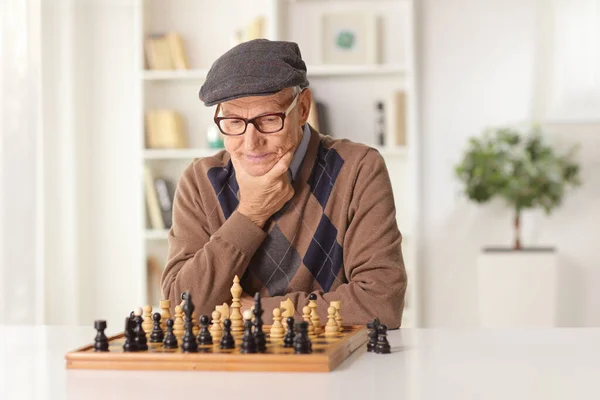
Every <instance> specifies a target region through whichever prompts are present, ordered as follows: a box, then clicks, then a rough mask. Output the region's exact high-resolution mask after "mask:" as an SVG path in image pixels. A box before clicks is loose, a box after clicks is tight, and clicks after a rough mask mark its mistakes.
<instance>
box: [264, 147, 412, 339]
mask: <svg viewBox="0 0 600 400" xmlns="http://www.w3.org/2000/svg"><path fill="white" fill-rule="evenodd" d="M348 214H349V215H348V221H349V225H348V229H347V231H346V235H345V237H344V243H343V248H344V256H343V259H344V269H345V273H346V277H347V278H348V283H345V284H342V285H340V286H338V287H337V288H336V289H335V291H332V292H327V293H322V292H315V294H316V295H317V304H318V308H317V310H318V314H319V317H320V318H321V323H322V324H323V325H324V324H325V323H326V322H327V308H328V307H329V302H330V301H333V300H341V302H342V310H341V316H342V319H343V322H344V324H349V325H357V324H358V325H362V324H365V323H366V322H368V321H370V320H372V319H374V318H375V317H378V318H379V319H380V320H381V322H382V323H384V324H386V325H387V326H388V328H390V329H395V328H399V327H400V326H401V322H402V312H403V308H404V297H405V293H406V287H407V275H406V269H405V266H404V260H403V256H402V249H401V242H402V236H401V234H400V231H399V229H398V226H397V222H396V210H395V204H394V196H393V192H392V186H391V182H390V179H389V175H388V171H387V168H386V165H385V161H384V160H383V158H382V157H381V155H380V154H379V153H378V152H377V151H376V150H372V149H371V150H369V151H368V152H367V154H366V155H365V156H364V157H363V159H362V160H361V161H360V163H359V165H358V170H357V177H356V183H355V186H354V190H353V193H352V198H351V200H350V205H349V210H348ZM308 296H309V293H303V292H294V293H289V294H287V295H285V296H278V297H271V298H265V299H263V303H264V304H265V305H264V308H265V309H268V310H269V309H272V308H273V307H279V303H280V302H281V301H282V300H285V298H288V297H289V298H290V299H291V300H292V301H293V302H294V305H295V307H296V315H295V318H301V317H302V307H304V306H305V305H307V304H308ZM269 318H271V317H270V316H267V320H269Z"/></svg>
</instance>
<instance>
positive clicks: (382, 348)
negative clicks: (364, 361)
mask: <svg viewBox="0 0 600 400" xmlns="http://www.w3.org/2000/svg"><path fill="white" fill-rule="evenodd" d="M376 332H377V345H375V353H377V354H389V353H391V349H390V343H389V342H388V340H387V326H386V325H385V324H382V325H379V327H378V328H377V331H376Z"/></svg>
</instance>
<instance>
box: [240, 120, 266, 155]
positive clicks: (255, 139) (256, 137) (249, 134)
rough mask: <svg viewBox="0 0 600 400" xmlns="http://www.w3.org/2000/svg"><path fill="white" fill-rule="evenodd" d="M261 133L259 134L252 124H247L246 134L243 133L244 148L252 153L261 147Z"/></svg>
mask: <svg viewBox="0 0 600 400" xmlns="http://www.w3.org/2000/svg"><path fill="white" fill-rule="evenodd" d="M262 140H263V138H262V133H260V132H259V131H258V130H257V129H256V127H255V126H254V125H253V124H248V127H247V128H246V133H244V148H245V149H246V150H249V151H252V150H254V149H257V148H259V147H260V146H261V141H262Z"/></svg>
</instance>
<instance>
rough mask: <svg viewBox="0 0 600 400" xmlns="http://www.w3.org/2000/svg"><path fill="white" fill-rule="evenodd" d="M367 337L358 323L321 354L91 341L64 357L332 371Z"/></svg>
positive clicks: (124, 366) (112, 364)
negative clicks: (99, 345)
mask: <svg viewBox="0 0 600 400" xmlns="http://www.w3.org/2000/svg"><path fill="white" fill-rule="evenodd" d="M269 329H270V327H269V326H264V327H263V330H264V331H265V333H267V335H268V331H269ZM123 337H124V333H119V334H117V335H114V336H111V337H109V338H108V339H109V344H110V342H111V341H114V340H118V339H121V338H123ZM267 337H268V336H267ZM367 339H368V337H367V329H366V327H365V326H360V325H356V326H346V327H344V332H342V336H341V337H340V338H339V339H338V340H336V341H333V342H331V343H329V344H327V345H315V344H313V349H315V348H316V347H317V346H318V347H322V348H324V351H323V352H321V353H316V352H314V353H312V354H270V353H265V354H262V353H256V354H241V353H239V350H238V349H236V350H235V351H234V352H231V353H228V352H226V351H224V350H219V352H214V353H212V352H208V353H202V352H198V353H181V352H174V353H153V352H149V351H139V352H131V353H126V352H123V351H119V352H110V351H109V352H94V351H93V348H94V345H93V344H88V345H86V346H83V347H80V348H78V349H76V350H73V351H71V352H68V353H67V354H66V355H65V360H66V367H67V369H101V370H102V369H104V370H197V371H262V372H266V371H271V372H331V371H333V370H334V369H335V368H336V367H337V366H338V365H340V364H341V363H342V362H343V361H344V360H345V359H346V358H348V357H349V356H350V355H352V354H353V353H354V352H355V351H356V350H358V349H359V348H360V347H361V346H363V345H365V344H366V342H367ZM319 340H326V339H325V338H324V336H323V334H321V335H319V337H318V338H315V339H313V341H319ZM215 343H218V342H215ZM149 345H150V343H149ZM215 346H218V344H215ZM236 346H239V341H238V342H237V343H236ZM365 348H366V346H365ZM90 350H92V351H90Z"/></svg>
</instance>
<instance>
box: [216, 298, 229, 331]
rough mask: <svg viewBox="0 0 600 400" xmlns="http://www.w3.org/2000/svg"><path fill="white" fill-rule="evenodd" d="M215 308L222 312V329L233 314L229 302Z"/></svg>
mask: <svg viewBox="0 0 600 400" xmlns="http://www.w3.org/2000/svg"><path fill="white" fill-rule="evenodd" d="M215 310H216V311H218V312H219V313H221V329H223V328H224V325H223V322H225V320H226V319H227V318H229V316H230V315H231V313H230V310H229V305H228V304H227V303H223V304H222V305H220V306H216V307H215Z"/></svg>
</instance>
